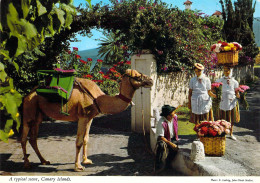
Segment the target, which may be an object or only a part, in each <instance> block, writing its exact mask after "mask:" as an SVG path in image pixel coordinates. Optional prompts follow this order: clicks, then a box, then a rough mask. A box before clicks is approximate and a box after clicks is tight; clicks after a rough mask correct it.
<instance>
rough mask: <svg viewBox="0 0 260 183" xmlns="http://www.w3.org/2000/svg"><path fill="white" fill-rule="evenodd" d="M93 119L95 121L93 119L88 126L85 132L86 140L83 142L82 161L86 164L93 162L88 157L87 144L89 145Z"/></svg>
mask: <svg viewBox="0 0 260 183" xmlns="http://www.w3.org/2000/svg"><path fill="white" fill-rule="evenodd" d="M92 121H93V119H91V120H90V121H89V122H88V124H87V126H86V133H85V136H84V142H83V161H82V163H83V164H85V165H89V164H92V161H91V160H90V159H88V158H87V157H88V156H87V153H88V152H87V146H88V139H89V130H90V126H91V123H92Z"/></svg>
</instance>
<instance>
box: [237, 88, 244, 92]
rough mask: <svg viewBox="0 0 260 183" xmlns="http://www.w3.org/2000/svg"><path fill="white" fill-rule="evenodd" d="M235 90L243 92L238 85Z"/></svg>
mask: <svg viewBox="0 0 260 183" xmlns="http://www.w3.org/2000/svg"><path fill="white" fill-rule="evenodd" d="M235 91H239V92H241V93H244V90H242V89H241V88H240V87H238V88H236V90H235Z"/></svg>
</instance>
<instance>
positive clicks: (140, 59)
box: [131, 54, 157, 133]
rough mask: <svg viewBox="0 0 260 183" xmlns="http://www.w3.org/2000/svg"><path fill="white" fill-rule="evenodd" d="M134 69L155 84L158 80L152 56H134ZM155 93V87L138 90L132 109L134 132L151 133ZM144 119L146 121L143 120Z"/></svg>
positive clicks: (132, 64)
mask: <svg viewBox="0 0 260 183" xmlns="http://www.w3.org/2000/svg"><path fill="white" fill-rule="evenodd" d="M131 67H132V69H135V70H137V71H138V72H141V73H143V74H145V75H147V76H150V77H151V78H152V79H153V80H154V82H155V81H156V78H157V70H156V69H157V68H156V61H155V59H154V56H153V55H152V54H141V55H140V56H139V55H134V56H132V58H131ZM153 91H155V85H153V87H152V88H140V89H138V90H136V92H135V95H134V97H133V102H134V103H135V105H134V106H132V109H131V129H132V131H134V132H139V133H140V132H143V129H144V130H145V132H148V133H150V128H151V124H150V120H151V116H152V112H153V109H152V108H151V103H152V100H153V96H152V93H153ZM143 118H144V119H143Z"/></svg>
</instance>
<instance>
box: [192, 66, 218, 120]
mask: <svg viewBox="0 0 260 183" xmlns="http://www.w3.org/2000/svg"><path fill="white" fill-rule="evenodd" d="M194 66H195V74H196V76H195V77H193V78H191V80H190V83H189V97H188V99H189V103H188V107H189V109H191V118H190V122H192V123H194V124H199V123H200V122H201V121H205V120H207V121H212V120H213V112H212V109H211V107H212V100H211V97H214V98H216V95H215V94H214V93H212V92H211V82H210V79H209V78H208V77H206V76H205V75H204V74H203V70H204V66H203V65H202V64H199V63H195V64H194Z"/></svg>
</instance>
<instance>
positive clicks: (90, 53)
mask: <svg viewBox="0 0 260 183" xmlns="http://www.w3.org/2000/svg"><path fill="white" fill-rule="evenodd" d="M78 54H79V55H80V56H81V58H82V59H83V60H87V59H88V58H92V60H93V61H92V65H91V67H90V70H92V69H93V67H94V66H95V64H96V63H97V59H101V60H103V58H104V57H100V56H98V48H93V49H89V50H83V51H78ZM106 70H107V69H105V70H104V69H103V67H102V68H101V71H103V72H104V71H105V72H106Z"/></svg>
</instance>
